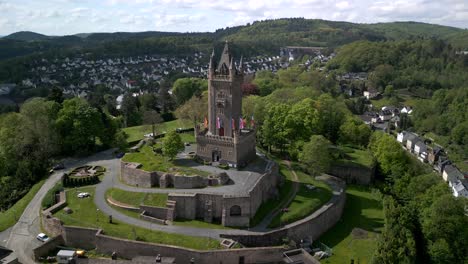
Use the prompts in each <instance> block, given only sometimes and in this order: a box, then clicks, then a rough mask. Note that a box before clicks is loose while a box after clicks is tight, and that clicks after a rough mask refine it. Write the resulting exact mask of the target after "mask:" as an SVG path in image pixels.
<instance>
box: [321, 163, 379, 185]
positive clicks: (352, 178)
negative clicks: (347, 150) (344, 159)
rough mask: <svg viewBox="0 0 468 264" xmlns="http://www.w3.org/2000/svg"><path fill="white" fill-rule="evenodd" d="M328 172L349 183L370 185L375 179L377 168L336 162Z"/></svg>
mask: <svg viewBox="0 0 468 264" xmlns="http://www.w3.org/2000/svg"><path fill="white" fill-rule="evenodd" d="M328 173H329V174H331V175H333V176H336V177H338V178H341V179H343V180H344V181H346V183H349V184H356V183H357V184H362V185H369V184H371V183H372V182H373V181H374V175H375V168H364V167H360V166H352V165H342V164H334V165H333V166H331V168H330V171H329V172H328Z"/></svg>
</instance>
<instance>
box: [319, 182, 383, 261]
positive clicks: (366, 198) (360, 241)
mask: <svg viewBox="0 0 468 264" xmlns="http://www.w3.org/2000/svg"><path fill="white" fill-rule="evenodd" d="M383 224H384V214H383V210H382V201H381V199H380V197H379V194H377V193H372V191H371V190H370V189H369V188H366V187H362V186H353V185H351V186H348V187H347V189H346V205H345V209H344V212H343V216H342V217H341V219H340V221H339V222H338V223H337V224H336V225H335V226H334V227H333V228H332V229H330V230H329V231H328V232H327V233H325V234H324V235H323V236H321V237H320V242H323V243H324V244H325V245H327V246H328V247H330V248H332V249H333V255H332V256H331V257H330V258H327V259H323V260H321V263H324V264H325V263H330V264H341V263H343V264H349V263H350V262H351V259H353V260H354V263H361V264H366V263H370V262H371V259H372V256H373V253H374V250H375V249H376V246H377V237H378V234H379V233H380V232H381V230H382V228H383ZM356 228H359V229H363V230H366V231H368V233H367V237H365V236H362V235H356V234H355V235H353V233H352V232H353V230H355V232H356V231H357V230H356ZM356 233H358V232H356ZM364 233H365V232H364Z"/></svg>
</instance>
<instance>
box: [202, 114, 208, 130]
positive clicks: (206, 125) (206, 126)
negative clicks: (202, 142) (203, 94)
mask: <svg viewBox="0 0 468 264" xmlns="http://www.w3.org/2000/svg"><path fill="white" fill-rule="evenodd" d="M203 124H204V125H205V128H208V119H207V118H206V116H205V121H204V122H203Z"/></svg>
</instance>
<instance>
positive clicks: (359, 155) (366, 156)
mask: <svg viewBox="0 0 468 264" xmlns="http://www.w3.org/2000/svg"><path fill="white" fill-rule="evenodd" d="M339 149H340V150H341V151H342V153H343V154H344V157H343V158H341V159H339V160H337V161H336V162H337V163H338V164H350V165H358V166H362V167H365V168H372V167H373V166H374V164H375V161H374V157H373V156H372V152H371V151H370V150H367V149H364V150H363V149H357V148H352V147H348V146H340V147H339Z"/></svg>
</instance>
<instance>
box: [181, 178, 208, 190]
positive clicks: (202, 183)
mask: <svg viewBox="0 0 468 264" xmlns="http://www.w3.org/2000/svg"><path fill="white" fill-rule="evenodd" d="M173 181H174V188H176V189H193V188H203V187H206V186H208V179H207V178H205V177H202V176H198V175H196V176H179V175H174V176H173Z"/></svg>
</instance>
